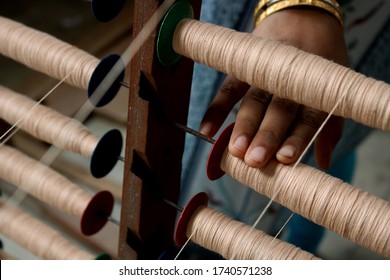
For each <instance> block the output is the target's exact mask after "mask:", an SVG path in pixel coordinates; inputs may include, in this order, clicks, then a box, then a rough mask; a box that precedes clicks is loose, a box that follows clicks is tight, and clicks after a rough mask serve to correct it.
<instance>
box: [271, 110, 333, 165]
mask: <svg viewBox="0 0 390 280" xmlns="http://www.w3.org/2000/svg"><path fill="white" fill-rule="evenodd" d="M325 118H326V113H324V112H321V111H318V110H314V109H312V108H308V107H301V108H300V110H299V113H298V115H297V119H296V121H295V125H294V127H293V128H292V130H291V133H290V135H289V136H288V137H287V138H286V139H285V141H284V142H283V144H282V145H281V147H280V149H279V150H278V152H277V153H276V159H277V160H278V161H280V162H281V163H284V164H290V163H293V162H296V161H297V160H298V158H299V157H300V156H301V154H302V152H303V151H304V150H305V148H306V147H307V145H308V144H309V143H310V141H311V140H312V138H313V136H314V135H315V133H316V132H317V130H318V128H319V127H320V126H321V124H322V123H323V121H324V120H325Z"/></svg>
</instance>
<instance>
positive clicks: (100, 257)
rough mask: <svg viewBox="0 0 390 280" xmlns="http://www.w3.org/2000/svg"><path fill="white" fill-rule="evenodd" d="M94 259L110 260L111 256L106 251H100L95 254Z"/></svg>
mask: <svg viewBox="0 0 390 280" xmlns="http://www.w3.org/2000/svg"><path fill="white" fill-rule="evenodd" d="M95 260H99V261H100V260H112V258H111V256H110V255H109V254H106V253H102V254H99V255H97V256H96V258H95Z"/></svg>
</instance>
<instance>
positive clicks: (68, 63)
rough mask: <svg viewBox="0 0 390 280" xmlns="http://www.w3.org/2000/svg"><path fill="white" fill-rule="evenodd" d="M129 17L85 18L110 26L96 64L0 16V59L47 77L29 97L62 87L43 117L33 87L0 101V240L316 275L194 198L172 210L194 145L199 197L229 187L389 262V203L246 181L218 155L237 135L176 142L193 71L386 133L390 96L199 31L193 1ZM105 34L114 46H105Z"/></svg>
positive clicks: (40, 252)
mask: <svg viewBox="0 0 390 280" xmlns="http://www.w3.org/2000/svg"><path fill="white" fill-rule="evenodd" d="M125 2H126V1H123V0H118V1H113V2H112V3H111V4H112V5H111V6H110V5H109V6H105V5H106V4H107V3H106V2H104V1H98V0H95V1H92V2H91V3H89V2H88V3H87V5H88V6H89V5H91V7H92V13H91V12H90V11H88V12H89V13H90V14H91V15H90V16H91V17H92V16H94V17H95V18H96V19H97V20H99V21H101V22H104V23H105V24H104V25H98V27H96V30H99V32H101V33H102V36H101V37H102V38H100V40H102V41H104V40H108V41H104V42H101V43H100V44H101V45H104V47H101V50H99V51H96V50H94V48H93V47H92V46H91V45H94V43H92V44H91V43H90V42H89V45H90V46H89V48H88V47H86V48H81V47H76V44H74V43H67V42H66V40H64V41H62V39H58V38H60V37H58V38H57V37H55V36H53V35H51V33H50V32H46V31H40V30H39V28H37V29H35V28H34V27H33V25H31V27H30V25H29V24H25V23H21V22H18V21H16V20H15V21H14V20H13V19H11V18H8V17H7V16H3V15H0V42H1V43H0V54H1V55H2V56H4V57H9V58H10V59H12V60H14V63H16V64H18V65H19V66H20V65H25V66H27V67H28V68H29V71H31V72H32V73H34V74H31V76H32V77H33V75H35V72H41V73H43V74H44V75H45V77H42V76H39V77H38V78H32V80H33V81H34V79H36V81H38V83H37V84H39V83H40V81H44V80H45V79H47V81H50V82H47V83H48V84H51V83H52V82H51V80H50V79H51V78H50V77H52V78H53V79H55V80H63V81H64V82H65V83H66V84H68V85H67V86H66V85H63V84H62V82H61V85H60V86H59V87H58V89H57V88H56V89H55V90H54V93H52V94H50V96H48V97H45V100H42V103H36V101H35V100H38V99H39V97H41V96H42V95H43V93H42V90H41V89H40V88H39V89H38V90H37V92H36V93H30V92H29V90H28V88H29V85H28V84H27V85H26V86H25V87H23V86H20V87H18V86H12V85H11V86H8V85H0V121H1V123H0V136H1V137H2V138H1V139H3V133H5V132H6V131H7V129H8V128H9V127H10V126H12V125H15V127H12V129H11V130H10V131H12V133H14V134H12V138H10V141H8V139H7V140H5V141H2V142H1V143H0V145H1V146H0V163H1V164H0V179H1V180H2V182H1V185H0V187H1V191H2V193H3V197H2V199H1V201H0V234H1V236H0V239H3V238H5V239H6V241H9V240H11V243H12V242H14V243H15V244H18V245H17V246H21V247H22V248H24V250H25V251H26V252H28V254H27V256H26V258H38V259H90V260H91V259H106V258H113V259H164V258H168V259H173V258H178V257H181V255H180V254H181V252H180V253H179V254H177V251H178V250H179V249H183V250H185V251H186V253H187V250H191V248H186V247H185V246H187V243H193V244H197V245H200V246H201V247H202V248H205V249H207V250H210V251H212V252H215V253H217V254H218V255H219V256H220V257H222V258H224V259H245V260H247V259H256V260H257V259H270V260H271V259H272V260H274V259H277V260H279V259H282V260H287V259H288V260H290V259H297V260H317V259H320V258H319V257H320V256H315V255H314V254H312V253H310V252H306V251H305V250H302V249H300V248H299V247H297V246H295V245H292V244H289V243H288V242H285V241H282V240H281V239H279V238H274V237H273V236H272V235H270V234H268V233H267V232H266V231H263V230H260V229H258V228H254V227H251V225H248V224H246V223H244V222H241V221H238V220H235V218H234V217H230V215H229V214H227V213H222V212H220V211H218V210H217V209H214V208H213V207H211V206H208V201H209V200H214V199H215V198H214V197H212V196H210V194H206V193H203V192H201V193H198V194H196V195H194V196H192V197H191V198H190V199H189V200H188V202H187V203H186V204H185V205H183V208H181V207H180V206H177V205H178V203H179V201H180V196H181V195H182V192H181V191H182V189H183V186H182V181H181V176H182V158H183V154H184V153H185V151H186V150H185V144H186V143H185V141H186V140H185V137H186V133H189V134H192V135H193V136H196V137H198V138H201V139H203V140H205V141H206V142H208V144H207V145H209V144H210V145H209V147H210V150H211V152H210V155H209V158H208V162H207V167H206V168H205V170H204V173H206V174H207V176H208V177H209V179H210V181H213V180H217V179H219V178H220V177H222V176H223V175H224V174H225V172H226V174H227V175H229V176H230V177H232V178H233V179H234V180H236V181H237V182H240V183H242V184H243V185H245V186H247V187H248V188H250V189H253V190H254V191H255V192H258V193H259V194H261V195H263V196H265V197H268V198H270V199H271V201H275V202H276V203H278V204H280V205H282V206H284V207H286V208H288V209H291V210H292V211H293V212H294V213H297V214H300V215H302V216H303V217H306V218H307V219H309V220H311V221H313V222H314V223H316V224H319V225H321V226H323V227H325V228H327V229H329V230H331V231H333V232H335V233H336V234H337V235H340V236H342V237H345V238H347V239H349V240H351V241H352V242H355V243H356V244H357V245H358V246H363V247H365V248H367V249H369V250H371V251H372V252H373V253H375V254H378V255H380V256H381V257H382V256H383V257H385V258H390V203H389V202H388V201H386V200H385V199H382V198H380V197H377V196H376V195H374V194H371V193H369V192H365V191H362V190H360V189H359V188H358V187H357V186H353V185H351V184H348V183H345V182H343V181H341V180H339V179H337V178H335V177H333V176H331V175H328V174H326V173H325V172H323V171H321V170H317V169H314V168H311V167H309V166H306V165H304V164H301V163H296V164H295V165H294V166H293V165H291V166H289V165H284V164H281V163H277V162H276V161H271V162H270V163H269V164H268V165H267V166H266V167H265V168H261V169H258V168H252V167H249V166H248V165H247V164H246V163H245V162H244V161H243V160H240V159H238V158H236V157H234V156H233V155H232V154H230V153H229V150H228V149H227V146H228V143H229V139H230V135H231V131H232V126H228V127H227V129H225V130H223V131H222V133H221V134H220V136H219V138H218V139H217V140H214V139H212V138H210V137H208V136H206V135H203V134H201V133H200V132H198V131H197V130H196V129H194V128H190V127H187V126H185V124H186V123H187V119H188V113H189V105H190V94H191V83H192V79H193V68H194V63H201V64H204V65H206V66H208V67H210V68H213V69H216V70H218V71H221V72H223V73H225V74H228V75H233V76H234V77H236V78H237V79H239V80H242V81H244V82H246V83H248V84H249V85H253V86H255V87H258V88H261V89H263V90H265V91H268V92H270V93H272V94H275V95H280V97H282V98H286V99H289V100H293V101H295V102H297V103H299V104H302V105H307V106H310V107H313V108H316V109H318V110H321V111H324V112H327V113H329V112H330V113H332V112H334V114H335V115H337V116H342V117H345V118H348V119H353V120H354V121H356V122H359V123H362V124H364V125H366V126H368V127H372V128H375V129H379V130H382V131H383V132H386V133H388V132H389V131H390V85H389V84H387V83H385V82H383V81H380V80H376V79H373V78H369V77H367V76H365V75H363V74H360V73H358V72H356V71H353V70H351V69H349V68H347V67H344V66H341V65H338V64H336V63H334V62H332V61H330V60H326V59H324V58H321V57H320V56H316V55H312V54H309V53H306V52H304V51H301V50H298V49H296V48H294V47H290V46H287V45H284V44H282V43H279V42H276V41H272V40H269V39H263V38H259V37H255V36H253V35H250V34H248V33H242V32H237V31H235V30H232V29H229V28H226V27H222V26H217V25H213V24H209V23H204V22H201V21H200V19H199V18H200V13H201V5H202V3H201V1H198V0H178V1H174V0H166V1H158V0H134V1H127V2H126V3H125ZM83 5H85V3H84V4H83ZM171 6H172V7H171ZM130 12H133V18H132V19H131V20H129V18H128V15H129V13H130ZM94 20H95V19H93V21H94ZM94 24H95V23H94ZM94 24H91V26H94ZM105 26H106V27H105ZM108 26H109V27H108ZM145 26H146V27H147V28H146V31H145V30H144V27H145ZM115 29H121V31H116V33H115V36H114V35H111V37H110V35H109V33H110V32H112V33H114V31H113V30H115ZM130 32H132V38H131V40H132V41H131V43H130V37H131V36H130ZM143 32H145V33H143ZM104 36H107V38H108V39H104ZM95 39H96V40H98V38H97V37H96V36H95ZM86 41H88V40H86ZM26 42H28V43H26ZM132 44H134V48H133V47H132V46H133V45H132ZM87 45H88V44H87ZM84 49H85V50H84ZM88 49H90V50H88ZM113 53H122V54H123V55H122V57H121V56H118V55H112V54H113ZM107 54H108V55H107ZM99 57H103V58H102V59H100V58H99ZM118 67H119V68H118ZM113 68H114V70H112V71H111V69H113ZM115 69H116V70H115ZM118 69H119V71H118ZM46 75H47V76H46ZM118 75H119V76H118ZM106 76H109V78H106ZM108 80H109V81H108ZM178 81H179V82H178ZM111 82H112V84H111ZM30 84H34V82H33V83H31V82H30ZM8 87H9V88H10V89H9V88H8ZM66 87H68V88H66ZM11 88H13V89H11ZM14 88H16V89H15V90H14ZM61 91H62V92H65V94H62V95H61ZM70 91H74V92H75V94H72V93H70V94H68V93H67V92H70ZM95 91H96V92H97V95H98V99H94V93H95ZM19 92H20V93H19ZM80 92H81V93H85V92H88V94H81V95H80V94H78V93H80ZM100 93H101V94H100ZM313 93H315V94H313ZM75 95H78V97H77V98H78V99H77V98H76V102H73V100H72V98H73V97H74V96H75ZM95 97H96V96H95ZM89 98H90V99H89ZM64 100H65V101H64ZM62 103H63V104H62ZM73 103H75V104H73ZM72 106H74V108H71V107H72ZM84 108H87V109H85V110H86V112H88V113H83V110H84ZM61 111H63V112H61ZM80 112H81V113H80ZM79 113H80V114H79ZM83 114H84V115H83ZM81 115H82V116H83V117H82V118H81V119H78V118H77V117H78V116H81ZM102 119H104V120H103V121H101V120H102ZM3 121H4V123H3ZM100 122H102V123H100ZM19 130H20V131H19ZM107 131H108V132H107ZM7 133H8V131H7ZM123 134H125V135H123ZM97 135H103V136H102V137H99V136H97ZM4 136H5V135H4ZM124 136H125V137H124ZM122 138H124V139H123V140H122ZM5 142H7V143H5ZM122 142H123V143H122ZM30 145H31V146H30ZM51 145H53V147H50V146H51ZM52 149H55V150H56V151H55V152H53V155H50V151H51V150H52ZM122 154H123V156H122ZM80 155H81V156H82V159H80V158H79V157H78V156H80ZM75 157H77V159H76V160H75ZM85 160H87V161H85ZM118 160H119V161H123V164H119V165H117V164H116V163H117V161H118ZM194 161H195V159H194ZM76 162H77V163H76ZM80 162H81V164H80ZM73 165H74V166H73ZM62 173H63V174H62ZM218 199H223V198H217V199H216V200H217V201H218ZM14 200H16V204H15V203H14V202H15V201H14ZM172 206H173V207H172ZM266 210H267V209H265V210H264V211H266ZM256 211H258V209H257V210H256ZM179 212H180V213H179ZM258 212H260V211H258ZM39 218H42V221H40V220H39ZM107 222H108V223H107ZM29 229H31V234H29V236H28V237H29V238H26V236H24V235H25V234H24V233H25V232H26V231H29ZM62 231H63V232H64V233H65V234H62ZM92 235H93V236H92ZM106 240H110V242H108V243H107V244H104V243H105V241H106ZM6 243H7V242H6ZM3 250H4V252H7V253H8V251H7V246H3V248H2V249H1V251H0V257H1V258H3V256H2V254H1V253H2V251H3ZM22 250H23V249H22ZM101 252H105V253H104V254H102V255H99V254H100V253H101ZM186 253H185V254H184V258H185V256H186ZM29 254H31V256H30V255H29ZM10 257H11V258H13V257H14V254H13V252H10ZM4 258H6V254H4ZM21 258H23V256H22V257H21Z"/></svg>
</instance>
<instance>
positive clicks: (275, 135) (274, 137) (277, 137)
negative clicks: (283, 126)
mask: <svg viewBox="0 0 390 280" xmlns="http://www.w3.org/2000/svg"><path fill="white" fill-rule="evenodd" d="M258 136H259V137H260V138H262V140H263V141H264V142H265V143H267V144H270V145H279V143H280V142H281V141H282V135H281V134H280V133H279V132H278V131H276V130H271V129H269V130H261V131H259V133H258Z"/></svg>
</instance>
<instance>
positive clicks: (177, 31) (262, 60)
mask: <svg viewBox="0 0 390 280" xmlns="http://www.w3.org/2000/svg"><path fill="white" fill-rule="evenodd" d="M180 2H182V1H180ZM177 10H178V9H177V8H175V6H173V7H172V8H171V11H170V12H168V13H167V14H166V17H165V18H164V21H163V22H172V21H174V20H175V17H177V13H176V11H177ZM171 18H172V19H171ZM160 33H167V34H170V33H172V34H173V36H172V42H171V44H172V47H173V50H174V51H175V52H176V53H177V54H178V55H182V56H185V57H188V58H190V59H192V60H194V61H195V62H198V63H202V64H205V65H207V66H209V67H211V68H214V69H216V70H219V71H221V72H223V73H226V74H229V75H232V76H234V77H236V78H237V79H239V80H241V81H243V82H246V83H248V84H250V85H252V86H254V87H257V88H259V89H262V90H264V91H267V92H270V93H272V94H274V95H277V96H279V97H281V98H286V99H290V100H293V101H295V102H297V103H299V104H303V105H306V106H309V107H312V108H315V109H318V110H321V111H325V112H331V110H332V109H334V107H335V104H337V102H339V100H341V99H342V101H341V103H340V104H339V105H338V106H337V108H336V110H335V112H334V114H335V115H338V116H342V117H345V118H352V119H354V120H356V121H358V122H360V123H363V124H365V125H368V126H370V127H374V128H379V129H382V130H385V131H390V85H389V84H386V83H384V82H382V81H377V80H375V79H372V78H367V77H366V76H364V75H362V74H360V73H357V72H355V71H353V70H351V69H348V68H347V67H344V66H341V65H339V64H336V63H334V62H332V61H329V60H327V59H325V58H322V57H320V56H317V55H314V54H309V53H306V52H304V51H302V50H299V49H297V48H295V47H293V46H289V45H285V44H282V43H279V42H276V41H273V40H268V39H263V38H260V37H257V36H253V35H250V34H247V33H240V32H237V31H234V30H231V29H228V28H224V27H220V26H217V25H213V24H209V23H202V22H199V21H196V20H193V19H182V20H181V21H180V22H179V23H178V24H177V25H176V26H172V25H169V24H166V25H162V28H161V29H160ZM166 42H167V44H169V40H166ZM157 48H158V45H157ZM160 48H161V49H162V47H160ZM168 59H169V57H168ZM160 61H162V63H163V64H164V58H163V59H160Z"/></svg>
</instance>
